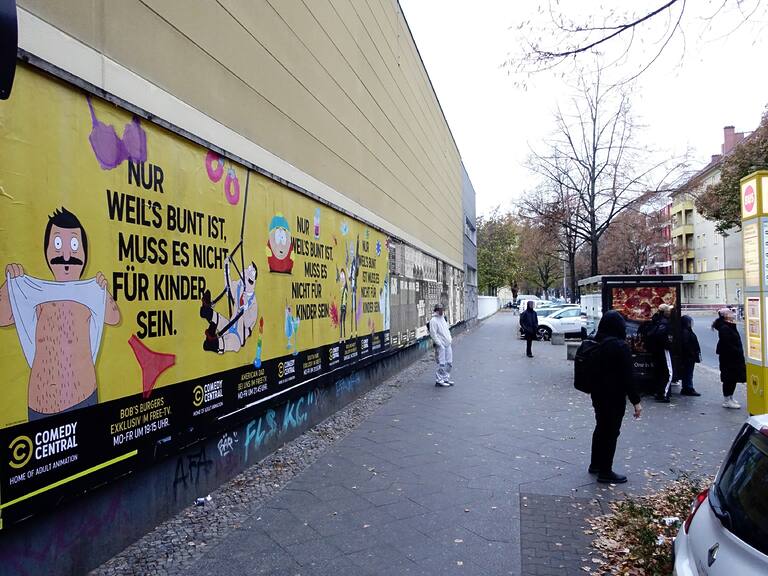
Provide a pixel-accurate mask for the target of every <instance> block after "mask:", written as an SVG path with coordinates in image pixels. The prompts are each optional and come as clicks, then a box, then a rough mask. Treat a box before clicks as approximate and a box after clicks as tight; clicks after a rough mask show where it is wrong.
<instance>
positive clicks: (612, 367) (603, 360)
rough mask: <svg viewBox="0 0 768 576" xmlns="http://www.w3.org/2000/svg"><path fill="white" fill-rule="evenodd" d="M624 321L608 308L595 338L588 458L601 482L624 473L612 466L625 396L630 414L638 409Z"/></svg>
mask: <svg viewBox="0 0 768 576" xmlns="http://www.w3.org/2000/svg"><path fill="white" fill-rule="evenodd" d="M626 337H627V325H626V322H624V318H622V316H621V314H619V313H618V312H616V311H615V310H609V311H608V312H606V313H605V314H603V317H602V318H601V319H600V324H599V325H598V327H597V334H596V336H595V340H597V342H598V343H599V345H600V348H599V350H598V355H599V358H598V362H599V364H600V366H601V370H600V371H599V377H598V381H596V382H595V383H594V387H593V389H592V406H593V408H594V410H595V431H594V432H593V433H592V458H591V460H590V464H589V473H590V474H597V481H598V482H601V483H604V484H622V483H624V482H626V481H627V477H626V476H624V475H622V474H617V473H616V472H614V470H613V457H614V455H615V454H616V442H617V441H618V439H619V434H620V432H621V423H622V420H623V419H624V412H625V410H626V405H627V398H629V401H630V402H631V403H632V405H633V407H634V416H635V418H639V417H640V414H641V412H642V409H643V408H642V406H641V405H640V395H639V394H638V393H637V390H636V389H635V382H634V378H633V375H632V353H631V351H630V349H629V346H628V345H627V342H626Z"/></svg>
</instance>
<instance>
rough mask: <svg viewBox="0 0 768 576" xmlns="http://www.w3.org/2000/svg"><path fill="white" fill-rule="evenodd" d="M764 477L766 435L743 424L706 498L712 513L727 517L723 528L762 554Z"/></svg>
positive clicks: (767, 469)
mask: <svg viewBox="0 0 768 576" xmlns="http://www.w3.org/2000/svg"><path fill="white" fill-rule="evenodd" d="M766 478H768V438H766V437H765V436H763V435H761V434H760V433H759V432H758V431H757V430H755V429H754V428H752V427H751V426H748V425H747V426H744V428H743V429H742V431H741V433H740V434H739V436H738V437H737V438H736V441H735V442H734V443H733V448H732V449H731V453H730V454H729V455H728V461H727V463H726V465H725V467H724V468H723V471H722V472H721V474H720V480H719V481H718V482H717V484H716V485H715V486H714V489H713V490H711V491H710V494H709V498H710V503H711V504H712V511H713V512H714V513H715V515H716V516H718V518H722V519H725V518H727V519H728V520H730V522H729V524H730V527H727V528H726V529H728V530H730V531H731V532H732V533H733V534H735V535H736V536H737V537H738V538H740V539H741V540H744V542H746V543H747V544H749V545H750V546H753V547H754V548H756V549H757V550H759V551H761V552H762V553H763V554H768V500H766V499H765V498H764V496H765V482H766V480H765V479H766Z"/></svg>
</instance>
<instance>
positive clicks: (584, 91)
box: [529, 66, 682, 275]
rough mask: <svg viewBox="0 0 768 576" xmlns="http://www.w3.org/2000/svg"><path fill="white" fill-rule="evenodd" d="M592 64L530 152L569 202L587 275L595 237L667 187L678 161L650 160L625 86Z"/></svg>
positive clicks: (533, 164)
mask: <svg viewBox="0 0 768 576" xmlns="http://www.w3.org/2000/svg"><path fill="white" fill-rule="evenodd" d="M601 76H602V70H601V68H600V67H599V66H598V67H597V68H596V71H595V73H594V74H593V75H591V76H588V75H586V74H583V73H582V74H581V75H580V76H579V79H578V87H577V92H576V96H575V97H574V98H573V100H572V101H571V106H570V110H569V111H568V112H567V113H566V112H564V111H563V109H562V108H559V109H558V110H557V112H556V114H555V125H556V127H555V132H554V134H553V136H552V138H551V139H549V140H548V141H547V142H546V150H545V151H543V152H536V151H534V152H533V153H532V155H531V158H530V161H529V166H530V168H531V169H532V170H533V171H534V172H536V173H538V174H539V175H541V176H542V177H543V178H544V179H545V181H547V182H548V183H549V184H550V185H551V187H554V189H556V190H563V191H567V194H566V196H567V197H569V199H570V197H571V196H572V197H573V200H571V201H570V202H569V204H568V207H569V209H570V210H574V208H573V207H572V206H571V203H575V217H574V218H573V222H572V224H571V226H572V229H573V233H574V235H575V236H576V237H577V238H579V239H581V240H583V241H585V242H586V243H588V244H589V246H590V260H591V266H590V269H591V270H590V272H591V275H597V274H598V273H599V252H600V238H601V237H602V235H603V234H604V233H605V232H606V230H607V229H608V227H609V226H610V224H611V222H612V221H613V219H614V218H615V217H616V216H618V215H619V214H620V213H621V212H623V211H624V210H626V209H628V208H630V207H632V206H638V205H641V204H643V203H645V202H647V201H648V200H649V199H650V198H652V197H653V196H654V195H656V194H658V193H659V192H660V191H668V190H670V189H672V188H670V183H671V181H672V180H673V179H674V178H676V177H678V174H679V170H680V169H681V168H682V162H676V163H675V162H670V161H669V160H668V159H664V160H660V161H653V160H652V156H653V154H652V153H651V152H650V151H649V150H648V149H646V148H643V147H641V146H639V145H638V144H637V143H636V134H635V132H636V130H637V128H638V125H637V124H636V123H635V121H634V119H633V117H632V114H631V107H630V99H629V87H628V86H627V85H619V86H616V85H613V86H610V85H609V86H604V85H603V84H602V77H601Z"/></svg>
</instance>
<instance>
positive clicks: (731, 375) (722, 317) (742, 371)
mask: <svg viewBox="0 0 768 576" xmlns="http://www.w3.org/2000/svg"><path fill="white" fill-rule="evenodd" d="M712 329H713V330H717V334H718V338H717V348H716V349H715V352H716V353H717V355H718V356H719V359H720V382H722V383H723V408H737V409H738V408H741V405H740V404H739V403H738V402H736V400H734V399H733V393H734V392H735V391H736V383H737V382H746V381H747V365H746V363H745V362H744V347H743V346H742V344H741V336H740V335H739V331H738V329H737V328H736V320H735V318H734V313H733V311H732V310H730V309H728V308H721V309H720V310H719V311H718V318H717V319H716V320H715V322H714V323H713V324H712Z"/></svg>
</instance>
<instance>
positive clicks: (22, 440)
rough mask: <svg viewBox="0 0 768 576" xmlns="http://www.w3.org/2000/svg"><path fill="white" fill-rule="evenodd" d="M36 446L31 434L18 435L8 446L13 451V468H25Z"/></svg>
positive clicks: (11, 463) (11, 462)
mask: <svg viewBox="0 0 768 576" xmlns="http://www.w3.org/2000/svg"><path fill="white" fill-rule="evenodd" d="M33 448H34V446H33V444H32V439H31V438H30V437H29V436H17V437H16V438H14V439H13V442H11V443H10V444H9V446H8V450H9V451H10V453H11V461H10V462H9V464H10V465H11V468H23V467H24V466H26V465H27V463H29V460H30V459H31V458H32V450H33Z"/></svg>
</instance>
